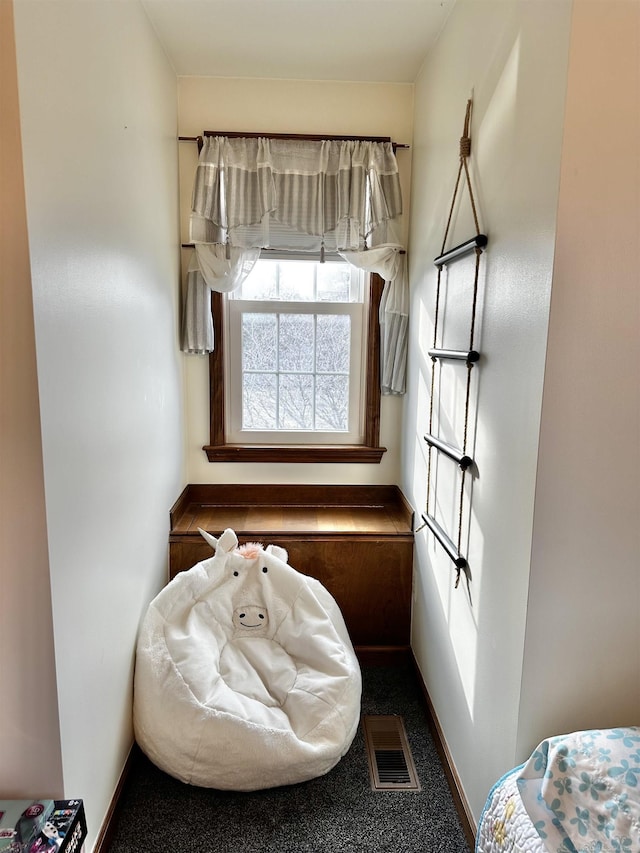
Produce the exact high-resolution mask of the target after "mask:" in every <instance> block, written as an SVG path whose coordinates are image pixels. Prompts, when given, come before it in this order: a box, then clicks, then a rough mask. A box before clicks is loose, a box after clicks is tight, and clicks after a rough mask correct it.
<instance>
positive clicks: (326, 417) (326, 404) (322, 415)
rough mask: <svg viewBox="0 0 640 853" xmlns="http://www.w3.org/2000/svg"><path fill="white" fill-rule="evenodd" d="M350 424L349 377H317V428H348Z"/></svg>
mask: <svg viewBox="0 0 640 853" xmlns="http://www.w3.org/2000/svg"><path fill="white" fill-rule="evenodd" d="M348 426H349V377H348V376H318V377H317V378H316V429H325V430H346V429H348Z"/></svg>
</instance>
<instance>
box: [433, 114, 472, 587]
mask: <svg viewBox="0 0 640 853" xmlns="http://www.w3.org/2000/svg"><path fill="white" fill-rule="evenodd" d="M471 107H472V102H471V100H469V101H468V102H467V109H466V114H465V120H464V130H463V135H462V137H461V139H460V165H459V168H458V175H457V178H456V183H455V188H454V191H453V198H452V199H451V206H450V208H449V216H448V219H447V225H446V228H445V232H444V237H443V240H442V248H441V250H440V255H439V256H438V257H437V258H435V259H434V264H435V266H436V267H437V268H438V279H437V284H436V304H435V315H434V326H433V347H432V349H430V350H429V356H430V357H431V397H430V402H429V432H428V434H427V435H425V436H424V440H425V441H426V442H427V444H428V445H429V451H428V461H427V500H426V507H425V512H424V513H423V515H422V520H423V524H422V525H421V526H420V527H419V528H418V530H417V531H416V532H418V531H419V530H422V529H423V528H424V527H429V529H430V530H431V532H432V533H433V534H434V536H435V538H436V539H437V540H438V542H439V543H440V544H441V545H442V547H443V548H444V549H445V551H446V552H447V554H448V555H449V557H450V558H451V560H452V561H453V563H454V565H455V567H456V581H455V587H456V588H457V587H458V585H459V583H460V574H461V572H462V571H463V570H464V571H465V572H466V571H467V569H468V564H467V560H466V558H465V557H464V556H463V555H462V525H463V510H464V489H465V477H466V473H467V470H468V469H469V468H470V467H471V466H472V465H473V459H472V458H471V457H470V456H468V455H467V441H468V432H469V408H470V392H471V371H472V369H473V366H474V364H476V362H477V361H478V360H479V358H480V353H479V352H477V351H476V350H475V349H474V348H473V344H474V335H475V326H476V309H477V304H478V281H479V274H480V258H481V256H482V253H483V251H484V248H485V247H486V245H487V242H488V241H487V237H486V235H485V234H481V233H480V226H479V223H478V212H477V209H476V202H475V198H474V195H473V188H472V186H471V178H470V176H469V167H468V164H467V160H468V158H469V156H470V155H471V137H470V123H471ZM463 174H464V177H465V181H466V186H467V190H468V193H469V200H470V202H471V209H472V212H473V221H474V225H475V229H476V235H475V237H472V238H471V239H470V240H467V241H465V242H464V243H461V244H460V245H458V246H455V247H454V248H452V249H449V250H448V251H445V247H446V245H447V240H448V238H449V231H450V229H451V222H452V219H453V212H454V209H455V203H456V199H457V196H458V191H459V189H460V186H461V182H462V176H463ZM472 252H473V253H475V270H474V276H473V291H472V306H471V327H470V330H469V346H468V349H467V350H464V351H460V350H449V349H438V348H437V346H438V332H439V321H440V314H441V310H440V297H441V289H442V271H443V269H444V268H445V267H446V266H447V264H449V263H451V262H452V261H454V260H457V259H459V258H462V257H465V256H467V255H469V254H471V253H472ZM447 359H449V360H457V361H464V362H465V363H466V367H467V382H466V392H465V404H464V431H463V438H462V446H461V448H457V447H454V446H452V445H450V444H447V443H445V442H444V441H441V439H440V438H438V437H437V436H435V435H434V434H433V420H434V418H433V398H434V393H435V386H436V362H437V361H438V360H447ZM434 450H435V451H437V452H440V453H444V454H445V455H446V456H448V457H449V458H450V459H453V460H454V461H455V462H457V463H458V466H459V468H460V470H461V472H462V473H461V477H460V493H459V500H458V531H457V541H456V542H454V541H453V540H452V539H451V538H450V537H449V536H448V535H447V533H446V532H445V531H444V529H443V528H442V527H441V526H440V524H439V523H438V522H437V521H436V518H435V516H434V515H433V514H431V513H430V511H429V506H430V501H431V491H432V489H431V479H432V455H433V453H432V451H434Z"/></svg>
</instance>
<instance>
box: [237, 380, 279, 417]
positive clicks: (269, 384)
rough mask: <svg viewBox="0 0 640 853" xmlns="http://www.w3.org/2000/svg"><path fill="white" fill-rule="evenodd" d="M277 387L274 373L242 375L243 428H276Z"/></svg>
mask: <svg viewBox="0 0 640 853" xmlns="http://www.w3.org/2000/svg"><path fill="white" fill-rule="evenodd" d="M276 411H277V388H276V376H275V374H274V373H245V374H244V375H243V377H242V429H276V423H277V418H276Z"/></svg>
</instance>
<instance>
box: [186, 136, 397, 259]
mask: <svg viewBox="0 0 640 853" xmlns="http://www.w3.org/2000/svg"><path fill="white" fill-rule="evenodd" d="M401 213H402V194H401V192H400V179H399V176H398V164H397V161H396V157H395V154H394V152H393V146H392V144H391V143H390V142H362V141H335V140H323V141H316V140H299V139H266V138H258V139H254V138H241V139H237V138H227V137H223V136H213V137H205V139H204V143H203V147H202V151H201V152H200V158H199V161H198V168H197V170H196V176H195V184H194V188H193V197H192V214H191V221H190V232H191V233H190V239H191V240H192V242H194V243H200V242H204V243H227V242H228V243H230V244H231V245H232V246H236V247H240V248H255V247H259V248H262V249H265V248H269V247H273V248H277V249H283V250H296V251H308V252H314V251H320V249H321V247H322V246H324V247H325V249H327V250H328V251H335V250H336V249H348V250H352V251H358V250H361V249H364V248H365V246H373V245H376V244H379V243H389V242H393V240H394V238H395V237H397V235H396V234H395V233H393V232H394V227H393V226H394V221H395V220H396V218H397V217H398V216H399V215H400V214H401ZM390 232H391V233H390Z"/></svg>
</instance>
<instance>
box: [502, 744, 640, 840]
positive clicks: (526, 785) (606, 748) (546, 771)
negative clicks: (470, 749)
mask: <svg viewBox="0 0 640 853" xmlns="http://www.w3.org/2000/svg"><path fill="white" fill-rule="evenodd" d="M517 788H518V791H519V793H520V798H521V804H522V806H523V807H524V809H525V811H526V813H527V815H528V817H529V819H530V820H531V824H532V826H533V828H534V829H535V831H536V832H537V835H538V837H539V838H540V839H542V840H543V848H544V850H545V851H548V853H640V728H639V727H631V728H615V729H605V730H599V729H591V730H589V731H584V732H574V733H573V734H569V735H562V736H557V737H553V738H549V739H548V740H545V741H543V742H542V743H540V744H539V745H538V747H537V748H536V749H535V750H534V752H533V753H532V755H531V758H530V759H529V761H527V762H526V763H525V764H524V765H523V766H522V768H520V769H519V773H518V775H517Z"/></svg>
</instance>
